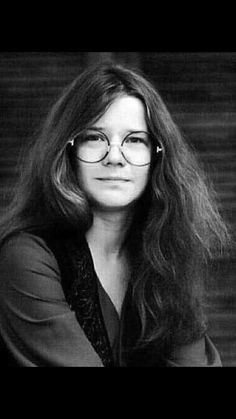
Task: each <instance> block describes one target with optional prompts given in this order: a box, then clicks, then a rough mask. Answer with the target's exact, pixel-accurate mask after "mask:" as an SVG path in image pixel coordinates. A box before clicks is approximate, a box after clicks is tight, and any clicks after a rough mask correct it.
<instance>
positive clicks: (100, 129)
mask: <svg viewBox="0 0 236 419" xmlns="http://www.w3.org/2000/svg"><path fill="white" fill-rule="evenodd" d="M87 129H88V130H92V131H100V132H103V131H106V129H105V128H104V127H88V128H87ZM126 131H127V133H129V134H131V133H135V134H138V133H140V134H141V133H143V134H147V135H150V133H149V132H147V131H144V130H140V129H128V130H126Z"/></svg>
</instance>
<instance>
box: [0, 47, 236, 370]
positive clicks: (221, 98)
mask: <svg viewBox="0 0 236 419" xmlns="http://www.w3.org/2000/svg"><path fill="white" fill-rule="evenodd" d="M106 58H112V59H114V60H116V61H117V62H120V63H127V64H131V65H134V66H137V67H138V68H140V69H141V70H143V71H144V73H145V74H146V75H147V76H148V77H149V78H150V79H151V80H152V81H153V82H154V84H155V85H156V87H157V88H158V89H159V91H160V93H161V95H162V97H163V99H164V101H165V103H166V104H167V106H168V108H169V110H170V111H171V113H172V116H173V118H174V120H175V121H176V123H177V124H178V125H179V127H180V128H181V131H182V132H183V133H184V135H185V138H186V140H187V141H189V142H190V143H191V144H193V145H194V147H195V149H196V151H197V153H198V154H199V156H200V158H201V160H202V162H203V164H204V166H205V170H206V172H207V173H208V174H209V176H210V178H211V179H212V181H213V183H214V186H215V189H216V191H217V192H218V202H219V208H220V211H221V214H222V215H223V216H224V217H225V219H226V220H227V221H228V222H229V223H230V225H231V227H232V229H233V234H234V236H235V231H236V229H235V227H236V181H235V179H236V176H235V175H236V159H235V156H236V52H153V51H152V52H58V51H56V52H39V51H36V52H30V51H27V52H19V51H18V52H12V51H11V52H0V209H2V210H4V207H5V205H6V204H7V202H8V191H9V190H10V187H11V185H13V184H14V182H15V180H16V178H17V175H18V170H19V169H18V166H17V161H18V158H19V156H20V154H21V153H22V152H23V150H24V147H25V146H27V143H28V142H29V141H30V139H31V137H32V135H33V133H34V131H35V129H36V128H37V126H38V125H39V123H40V122H41V121H42V119H43V118H44V116H46V113H47V111H48V109H49V107H50V105H51V104H52V103H53V101H54V100H55V98H57V97H58V95H59V94H60V92H61V89H62V88H63V87H65V86H66V85H67V84H68V83H69V82H70V81H72V80H73V78H74V77H76V76H77V74H78V73H79V72H80V71H81V70H83V69H84V68H85V67H86V66H87V65H88V64H90V63H93V62H96V61H100V60H104V59H106ZM235 256H236V255H235V252H234V253H233V255H232V257H231V259H230V260H221V261H219V268H218V270H217V271H216V272H215V274H214V283H213V285H212V287H211V288H210V289H209V291H208V302H209V334H210V336H211V338H212V340H213V341H214V343H215V344H216V346H217V348H218V350H219V352H220V355H221V358H222V362H223V365H224V366H236V281H235V279H236V278H235V277H236V275H235V273H236V269H235V267H236V257H235Z"/></svg>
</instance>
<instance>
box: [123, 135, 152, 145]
mask: <svg viewBox="0 0 236 419" xmlns="http://www.w3.org/2000/svg"><path fill="white" fill-rule="evenodd" d="M125 142H126V143H127V144H137V145H138V144H145V145H148V144H149V138H148V137H138V136H136V135H131V136H129V137H127V138H126V140H125Z"/></svg>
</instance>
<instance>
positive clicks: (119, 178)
mask: <svg viewBox="0 0 236 419" xmlns="http://www.w3.org/2000/svg"><path fill="white" fill-rule="evenodd" d="M97 180H101V181H105V182H129V179H125V178H121V177H112V176H109V177H103V178H97Z"/></svg>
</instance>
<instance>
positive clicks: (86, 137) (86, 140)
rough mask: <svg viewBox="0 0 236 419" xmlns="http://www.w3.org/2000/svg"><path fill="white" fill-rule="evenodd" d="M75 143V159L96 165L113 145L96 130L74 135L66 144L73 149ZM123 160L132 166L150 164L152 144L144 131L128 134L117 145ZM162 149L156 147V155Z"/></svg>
mask: <svg viewBox="0 0 236 419" xmlns="http://www.w3.org/2000/svg"><path fill="white" fill-rule="evenodd" d="M75 142H76V157H77V158H78V159H79V160H81V161H83V162H85V163H98V162H100V161H102V160H104V159H105V158H106V156H107V155H108V154H109V151H110V149H111V147H113V145H117V144H110V141H109V139H108V138H107V136H106V135H105V134H104V133H103V132H100V131H98V130H92V129H90V130H87V131H82V132H79V133H77V134H75V135H74V136H73V137H72V138H71V139H70V140H69V141H68V143H67V144H71V146H72V147H73V146H74V145H75ZM118 146H119V148H120V150H121V154H122V156H123V157H124V159H125V160H126V161H127V162H128V163H130V164H132V165H134V166H146V165H148V164H150V163H151V154H152V152H151V150H152V143H151V139H150V135H149V134H148V133H147V132H145V131H137V132H136V131H135V132H131V133H129V134H128V135H127V136H126V137H125V138H124V139H123V141H122V143H121V144H118ZM160 151H162V148H160V147H156V153H159V152H160Z"/></svg>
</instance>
